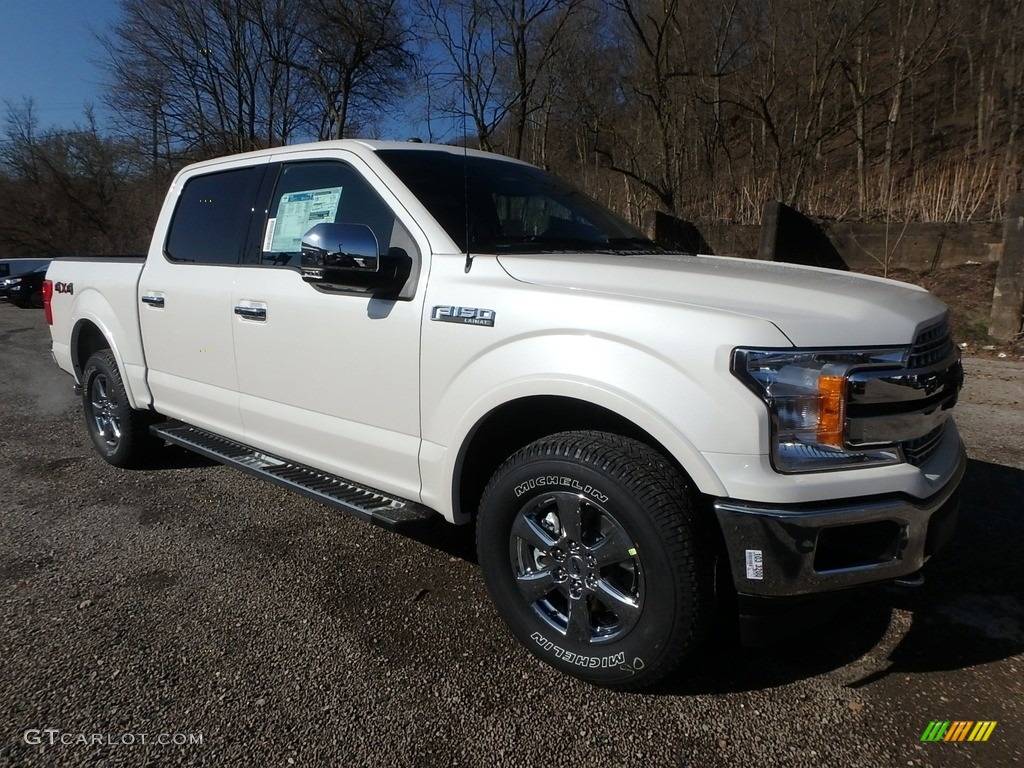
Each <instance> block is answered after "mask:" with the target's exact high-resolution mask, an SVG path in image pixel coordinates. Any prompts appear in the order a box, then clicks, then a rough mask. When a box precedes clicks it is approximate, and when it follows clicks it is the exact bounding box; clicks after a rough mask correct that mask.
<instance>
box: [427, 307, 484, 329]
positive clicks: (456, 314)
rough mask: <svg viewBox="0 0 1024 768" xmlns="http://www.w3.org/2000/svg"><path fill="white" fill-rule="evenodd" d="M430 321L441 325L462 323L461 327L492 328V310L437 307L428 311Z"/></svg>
mask: <svg viewBox="0 0 1024 768" xmlns="http://www.w3.org/2000/svg"><path fill="white" fill-rule="evenodd" d="M430 319H431V320H440V321H441V322H442V323H462V324H463V325H486V326H487V327H489V328H493V327H494V310H493V309H480V308H479V307H451V306H448V305H438V306H436V307H434V308H433V309H432V310H430Z"/></svg>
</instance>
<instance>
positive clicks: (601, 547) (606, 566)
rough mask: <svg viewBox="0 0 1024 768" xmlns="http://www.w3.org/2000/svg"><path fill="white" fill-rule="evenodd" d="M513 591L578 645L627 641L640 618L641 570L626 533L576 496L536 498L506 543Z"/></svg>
mask: <svg viewBox="0 0 1024 768" xmlns="http://www.w3.org/2000/svg"><path fill="white" fill-rule="evenodd" d="M509 554H510V556H511V559H512V568H513V571H514V574H515V580H516V585H517V586H518V587H519V592H520V594H521V595H522V597H523V598H524V599H525V600H526V602H527V604H528V605H530V607H531V608H532V609H533V610H534V611H535V612H536V613H537V615H538V616H540V617H541V618H542V619H543V620H544V621H545V622H547V623H548V624H549V625H550V626H551V627H552V628H553V629H555V630H556V631H557V632H559V633H560V634H562V635H564V636H565V637H567V638H569V639H571V640H575V641H578V642H582V643H591V644H597V643H606V642H611V641H613V640H617V639H619V638H621V637H623V636H624V635H626V634H627V633H628V632H629V631H630V630H631V629H632V628H633V627H634V626H635V625H636V623H637V621H639V619H640V615H641V612H642V610H643V595H644V577H643V567H642V565H641V562H640V558H639V555H638V553H637V550H636V548H635V546H634V544H633V542H632V541H631V539H630V537H629V536H628V535H627V534H626V531H625V530H624V529H623V528H622V526H621V525H620V524H619V523H618V521H617V520H616V519H615V518H614V517H612V515H611V514H609V512H608V511H607V510H606V509H605V508H604V507H602V506H601V505H600V504H598V503H597V502H596V501H594V500H593V499H590V498H587V497H586V496H583V495H582V494H577V493H571V492H555V493H550V494H545V495H543V496H540V497H535V498H533V499H531V501H530V502H529V503H528V504H527V505H526V506H525V507H523V508H522V509H521V510H520V511H519V513H518V514H517V515H516V518H515V521H514V523H513V525H512V531H511V535H510V537H509Z"/></svg>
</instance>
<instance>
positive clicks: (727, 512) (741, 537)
mask: <svg viewBox="0 0 1024 768" xmlns="http://www.w3.org/2000/svg"><path fill="white" fill-rule="evenodd" d="M966 466H967V460H966V455H965V454H964V453H963V451H962V449H961V452H960V457H959V461H958V463H957V466H956V470H955V472H954V473H953V476H952V477H950V479H949V481H948V482H947V483H946V485H945V486H944V487H943V489H942V490H941V491H940V492H939V493H937V494H936V495H935V496H933V497H932V498H930V499H926V500H923V501H916V500H909V499H907V498H905V497H881V498H879V497H874V498H867V499H863V500H860V501H850V500H845V501H843V502H838V503H834V504H829V505H820V506H815V507H813V508H808V507H807V506H801V507H786V506H773V505H762V504H756V503H752V502H735V501H731V500H729V499H721V500H718V501H716V502H715V503H714V509H715V513H716V514H717V516H718V521H719V524H720V525H721V529H722V535H723V537H724V539H725V544H726V549H727V552H728V557H729V566H730V570H731V573H732V577H733V583H734V584H735V587H736V591H737V592H738V593H739V594H741V595H752V596H758V597H779V596H791V595H809V594H814V593H818V592H830V591H834V590H840V589H848V588H850V587H856V586H860V585H865V584H872V583H879V582H885V581H892V580H893V579H897V578H900V577H901V576H907V575H908V574H912V573H914V572H915V571H918V570H920V568H921V567H922V566H923V565H924V563H925V562H926V561H927V560H928V559H929V558H930V557H931V556H932V555H933V554H935V553H936V552H937V551H938V550H939V549H941V547H942V546H943V545H944V544H945V543H946V542H947V541H948V540H949V539H950V537H951V536H952V533H953V528H954V527H955V525H956V517H957V509H958V506H959V496H958V488H959V485H960V481H961V479H962V478H963V474H964V470H965V469H966Z"/></svg>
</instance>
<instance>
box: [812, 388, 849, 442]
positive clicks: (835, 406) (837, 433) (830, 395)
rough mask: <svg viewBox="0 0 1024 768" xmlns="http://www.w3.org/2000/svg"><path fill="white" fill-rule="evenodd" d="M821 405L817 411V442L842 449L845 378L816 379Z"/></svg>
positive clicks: (844, 414) (844, 415)
mask: <svg viewBox="0 0 1024 768" xmlns="http://www.w3.org/2000/svg"><path fill="white" fill-rule="evenodd" d="M818 394H819V395H820V397H821V405H820V408H819V411H818V442H819V443H821V444H822V445H831V446H833V447H835V448H842V447H843V425H844V424H843V423H844V421H845V420H846V419H845V417H846V407H845V406H846V378H845V377H843V376H820V377H818Z"/></svg>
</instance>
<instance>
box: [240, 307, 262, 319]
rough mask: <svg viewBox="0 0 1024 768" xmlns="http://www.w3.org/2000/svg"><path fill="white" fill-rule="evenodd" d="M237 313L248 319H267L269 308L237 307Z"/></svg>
mask: <svg viewBox="0 0 1024 768" xmlns="http://www.w3.org/2000/svg"><path fill="white" fill-rule="evenodd" d="M235 314H236V315H238V316H239V317H244V318H247V319H248V320H260V321H266V319H267V310H266V309H264V308H263V307H235Z"/></svg>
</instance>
